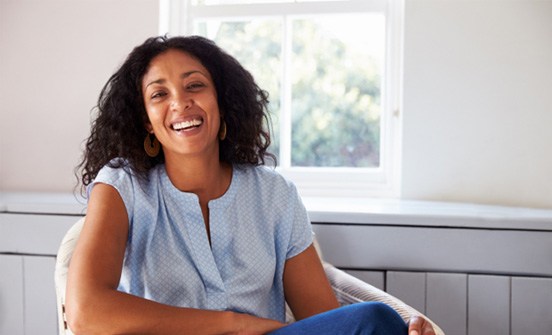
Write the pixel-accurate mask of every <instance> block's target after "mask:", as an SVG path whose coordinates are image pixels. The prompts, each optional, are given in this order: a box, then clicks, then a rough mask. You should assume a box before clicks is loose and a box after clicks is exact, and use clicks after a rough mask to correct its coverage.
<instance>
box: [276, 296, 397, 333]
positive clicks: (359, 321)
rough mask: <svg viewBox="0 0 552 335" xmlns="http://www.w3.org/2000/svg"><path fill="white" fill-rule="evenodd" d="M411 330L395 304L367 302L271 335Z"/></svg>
mask: <svg viewBox="0 0 552 335" xmlns="http://www.w3.org/2000/svg"><path fill="white" fill-rule="evenodd" d="M407 332H408V327H407V325H406V324H405V322H404V321H403V320H402V318H401V317H400V315H399V314H398V313H397V312H395V311H394V310H393V309H392V308H391V307H389V306H387V305H385V304H382V303H379V302H364V303H358V304H353V305H348V306H344V307H341V308H338V309H334V310H331V311H328V312H325V313H322V314H318V315H314V316H312V317H310V318H307V319H303V320H300V321H297V322H294V323H292V324H290V325H288V326H285V327H283V328H280V329H278V330H275V331H273V332H271V333H270V334H269V335H406V334H407Z"/></svg>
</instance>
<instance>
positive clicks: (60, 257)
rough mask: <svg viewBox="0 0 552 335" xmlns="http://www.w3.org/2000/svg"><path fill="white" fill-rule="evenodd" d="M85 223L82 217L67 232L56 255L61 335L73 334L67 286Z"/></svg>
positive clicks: (57, 301) (56, 281)
mask: <svg viewBox="0 0 552 335" xmlns="http://www.w3.org/2000/svg"><path fill="white" fill-rule="evenodd" d="M83 224H84V218H81V219H80V220H78V221H77V222H76V223H75V224H74V225H73V226H72V227H71V228H70V229H69V230H68V231H67V233H65V236H64V237H63V240H62V241H61V245H60V247H59V250H58V253H57V257H56V269H55V274H54V279H55V284H56V304H57V312H58V329H59V334H60V335H72V334H73V333H72V332H71V330H70V329H69V327H68V326H67V318H66V317H65V289H66V287H67V272H68V270H69V263H70V262H71V257H72V256H73V250H75V246H76V245H77V241H78V239H79V235H80V232H81V230H82V226H83Z"/></svg>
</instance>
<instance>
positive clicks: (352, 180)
mask: <svg viewBox="0 0 552 335" xmlns="http://www.w3.org/2000/svg"><path fill="white" fill-rule="evenodd" d="M190 2H191V0H160V7H159V31H160V34H162V35H164V34H169V35H171V36H176V35H187V34H189V33H190V32H193V23H194V20H195V19H225V18H231V19H250V18H259V17H290V18H292V17H298V16H307V15H312V14H315V15H316V14H347V13H359V12H377V13H383V14H384V15H385V17H386V36H385V40H386V46H385V68H384V70H383V71H384V75H383V80H382V96H381V101H382V106H381V107H382V113H381V116H380V127H381V138H380V155H381V156H380V166H379V167H375V168H354V167H331V168H330V167H294V166H293V167H292V166H289V164H288V163H289V162H290V161H291V159H289V157H286V156H290V155H291V115H290V113H289V111H288V112H286V108H288V107H287V106H289V104H290V99H291V87H290V86H291V85H290V84H289V81H288V83H287V84H286V83H285V82H286V79H285V78H286V72H285V69H284V70H283V73H282V76H283V79H282V82H283V87H282V98H281V99H282V101H281V108H282V114H281V117H280V119H281V120H280V131H281V132H282V133H283V134H282V135H280V146H281V148H282V149H281V152H280V155H281V159H280V161H281V162H279V163H280V164H281V165H280V166H278V167H277V168H276V170H277V171H279V172H280V173H281V174H282V175H284V176H285V177H286V178H288V179H290V180H291V181H293V182H294V183H295V185H296V186H297V188H298V190H299V193H300V194H301V195H302V196H312V197H317V196H320V197H398V196H400V160H401V155H400V151H401V123H402V122H401V110H402V51H403V21H404V17H403V13H404V0H329V1H328V0H322V1H305V2H284V3H253V4H229V5H205V6H192V5H191V4H190ZM284 30H286V29H284ZM286 35H289V34H286V32H285V31H284V37H283V38H284V42H283V45H282V46H283V48H284V51H283V57H287V56H286V50H285V49H286V45H285V44H286V38H287V37H286ZM286 100H288V101H286ZM286 148H287V149H288V150H286ZM282 163H283V164H282Z"/></svg>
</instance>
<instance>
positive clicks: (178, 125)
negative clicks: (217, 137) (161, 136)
mask: <svg viewBox="0 0 552 335" xmlns="http://www.w3.org/2000/svg"><path fill="white" fill-rule="evenodd" d="M202 123H203V120H201V119H197V120H196V119H194V120H190V121H182V122H178V123H175V124H173V126H172V127H173V129H174V130H184V129H188V128H192V127H197V126H199V125H201V124H202Z"/></svg>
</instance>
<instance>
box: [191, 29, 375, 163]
mask: <svg viewBox="0 0 552 335" xmlns="http://www.w3.org/2000/svg"><path fill="white" fill-rule="evenodd" d="M292 22H293V24H292V57H291V60H292V63H291V70H290V74H291V85H292V86H291V88H292V102H291V115H292V138H291V143H292V148H291V165H292V166H305V167H378V166H379V164H380V120H381V117H380V115H381V75H382V74H381V65H380V64H379V63H378V61H377V60H376V59H375V57H372V56H371V55H367V54H366V53H363V52H356V51H355V48H352V47H351V45H350V44H348V43H346V42H345V41H343V40H342V39H339V38H337V37H335V36H332V35H331V34H328V27H325V26H324V25H323V24H320V23H317V22H319V21H316V20H310V19H294V20H293V21H292ZM282 30H283V29H282V21H281V20H277V19H264V20H253V21H248V22H222V23H220V22H202V23H200V24H198V25H197V31H198V33H199V34H201V35H205V36H207V37H209V38H212V39H214V40H215V41H216V42H217V44H218V45H219V46H221V47H222V48H223V49H225V50H226V51H227V52H229V53H230V54H231V55H233V56H234V57H236V58H237V59H238V60H239V61H240V62H241V63H242V64H243V65H244V66H245V67H246V68H247V69H248V70H249V71H250V72H251V73H252V74H253V75H254V77H255V78H256V80H257V82H258V84H259V86H261V87H262V88H263V89H265V90H266V91H268V92H269V94H270V98H271V99H270V100H271V103H270V109H271V112H272V130H273V144H272V146H271V151H272V152H273V153H275V154H276V155H278V152H279V149H280V141H279V132H280V126H279V116H280V108H281V100H280V99H281V98H280V96H281V93H282V90H281V85H282V82H281V80H282Z"/></svg>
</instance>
